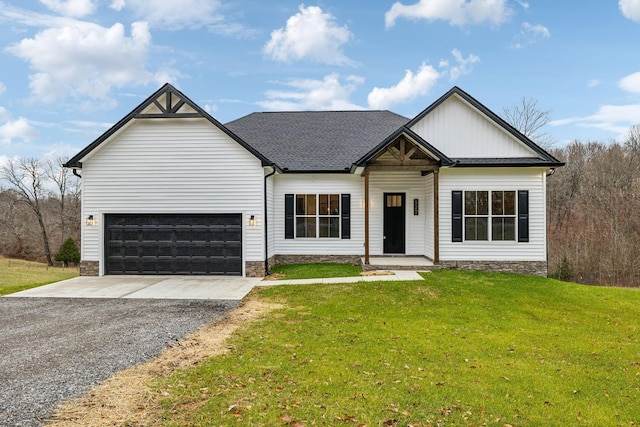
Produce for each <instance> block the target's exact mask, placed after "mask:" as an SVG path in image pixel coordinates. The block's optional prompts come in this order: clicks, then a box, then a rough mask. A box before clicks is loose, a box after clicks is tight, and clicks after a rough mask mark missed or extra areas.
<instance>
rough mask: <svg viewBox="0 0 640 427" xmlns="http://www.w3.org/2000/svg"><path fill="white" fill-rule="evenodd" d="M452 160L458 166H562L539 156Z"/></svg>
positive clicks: (557, 162) (461, 158)
mask: <svg viewBox="0 0 640 427" xmlns="http://www.w3.org/2000/svg"><path fill="white" fill-rule="evenodd" d="M453 161H454V162H455V166H459V167H460V166H463V167H464V166H467V167H481V166H490V167H501V166H502V167H510V166H546V167H555V166H564V163H562V162H559V161H555V162H553V161H550V160H545V159H541V158H539V157H500V158H495V157H460V158H455V159H453Z"/></svg>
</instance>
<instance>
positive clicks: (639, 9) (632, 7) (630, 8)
mask: <svg viewBox="0 0 640 427" xmlns="http://www.w3.org/2000/svg"><path fill="white" fill-rule="evenodd" d="M618 6H619V7H620V10H621V11H622V14H623V15H624V16H625V17H626V18H628V19H631V20H632V21H636V22H640V0H620V1H619V2H618Z"/></svg>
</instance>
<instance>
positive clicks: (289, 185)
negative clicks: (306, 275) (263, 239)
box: [269, 174, 364, 255]
mask: <svg viewBox="0 0 640 427" xmlns="http://www.w3.org/2000/svg"><path fill="white" fill-rule="evenodd" d="M274 178H275V179H274ZM269 179H273V215H272V217H273V219H274V221H273V223H271V222H270V223H269V224H270V226H269V239H270V240H272V241H273V248H274V249H273V251H274V252H270V255H273V254H278V255H363V254H364V178H363V177H361V176H359V175H352V174H282V175H275V176H273V177H271V178H269ZM285 194H350V195H351V238H350V239H342V238H320V237H315V238H295V239H285V238H284V225H285V224H284V221H285V219H284V218H285V215H284V198H285ZM271 224H273V226H271ZM270 247H271V245H270Z"/></svg>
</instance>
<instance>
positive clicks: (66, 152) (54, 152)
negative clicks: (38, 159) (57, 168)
mask: <svg viewBox="0 0 640 427" xmlns="http://www.w3.org/2000/svg"><path fill="white" fill-rule="evenodd" d="M77 152H78V149H77V148H74V147H72V146H71V145H69V144H67V143H64V142H58V143H57V144H53V145H51V146H49V147H48V149H47V151H46V152H45V153H44V155H43V156H42V157H43V158H44V159H45V160H52V161H55V160H56V159H59V158H63V159H70V158H71V157H72V156H73V155H74V154H76V153H77Z"/></svg>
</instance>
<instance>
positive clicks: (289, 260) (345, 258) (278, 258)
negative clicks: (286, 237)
mask: <svg viewBox="0 0 640 427" xmlns="http://www.w3.org/2000/svg"><path fill="white" fill-rule="evenodd" d="M361 257H362V255H274V256H272V257H271V258H269V267H274V266H276V265H280V264H312V263H329V262H334V263H340V264H353V265H360V258H361Z"/></svg>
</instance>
